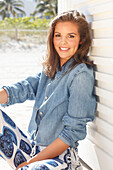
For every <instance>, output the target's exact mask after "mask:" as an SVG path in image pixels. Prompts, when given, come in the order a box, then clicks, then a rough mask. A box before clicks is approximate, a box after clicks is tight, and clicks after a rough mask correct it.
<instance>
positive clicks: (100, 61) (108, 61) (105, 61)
mask: <svg viewBox="0 0 113 170" xmlns="http://www.w3.org/2000/svg"><path fill="white" fill-rule="evenodd" d="M89 58H90V59H91V60H93V61H94V64H97V65H106V66H111V67H113V58H107V57H97V56H96V57H94V56H90V57H89Z"/></svg>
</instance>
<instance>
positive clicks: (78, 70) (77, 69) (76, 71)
mask: <svg viewBox="0 0 113 170" xmlns="http://www.w3.org/2000/svg"><path fill="white" fill-rule="evenodd" d="M83 72H86V74H90V75H92V76H94V71H93V68H92V67H91V66H87V65H86V64H85V63H81V64H78V65H76V66H75V67H74V68H73V69H72V70H71V72H70V74H72V75H73V76H76V75H78V74H80V73H83Z"/></svg>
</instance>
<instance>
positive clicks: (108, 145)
mask: <svg viewBox="0 0 113 170" xmlns="http://www.w3.org/2000/svg"><path fill="white" fill-rule="evenodd" d="M87 137H88V139H90V140H91V141H92V142H93V143H94V144H96V145H97V146H98V147H99V148H101V149H102V150H103V151H105V152H106V153H107V154H108V155H110V156H112V157H113V142H112V141H111V140H109V139H107V138H106V137H105V136H104V135H101V134H100V133H98V132H97V131H95V130H93V129H92V128H90V127H88V135H87Z"/></svg>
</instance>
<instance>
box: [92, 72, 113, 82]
mask: <svg viewBox="0 0 113 170" xmlns="http://www.w3.org/2000/svg"><path fill="white" fill-rule="evenodd" d="M95 79H96V80H100V81H104V82H108V83H110V84H113V75H110V74H104V73H100V72H97V71H95Z"/></svg>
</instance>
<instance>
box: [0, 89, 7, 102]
mask: <svg viewBox="0 0 113 170" xmlns="http://www.w3.org/2000/svg"><path fill="white" fill-rule="evenodd" d="M7 101H8V94H7V92H6V90H4V89H1V90H0V104H5V103H7Z"/></svg>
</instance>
